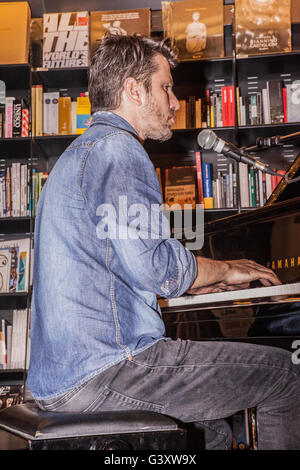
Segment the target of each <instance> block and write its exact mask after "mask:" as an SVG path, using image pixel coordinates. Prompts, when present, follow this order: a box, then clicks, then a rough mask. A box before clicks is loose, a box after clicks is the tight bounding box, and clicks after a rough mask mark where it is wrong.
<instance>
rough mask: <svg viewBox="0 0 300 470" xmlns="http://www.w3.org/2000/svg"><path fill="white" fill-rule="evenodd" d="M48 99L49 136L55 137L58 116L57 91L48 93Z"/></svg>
mask: <svg viewBox="0 0 300 470" xmlns="http://www.w3.org/2000/svg"><path fill="white" fill-rule="evenodd" d="M48 93H49V92H48ZM49 97H50V106H49V107H50V109H49V120H50V123H49V131H50V134H51V135H57V134H58V115H59V110H58V100H59V91H52V92H50V93H49Z"/></svg>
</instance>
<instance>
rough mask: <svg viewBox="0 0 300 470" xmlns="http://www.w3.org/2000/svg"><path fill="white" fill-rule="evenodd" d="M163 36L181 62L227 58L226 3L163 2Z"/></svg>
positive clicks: (212, 0) (210, 0) (206, 0)
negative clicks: (224, 4)
mask: <svg viewBox="0 0 300 470" xmlns="http://www.w3.org/2000/svg"><path fill="white" fill-rule="evenodd" d="M161 5H162V21H163V29H164V36H165V37H169V38H171V42H172V45H173V46H175V47H176V48H177V49H178V52H179V55H178V57H179V60H181V61H184V60H199V59H207V58H217V57H224V11H223V0H203V1H202V2H200V3H199V1H198V0H187V1H179V2H166V1H162V2H161Z"/></svg>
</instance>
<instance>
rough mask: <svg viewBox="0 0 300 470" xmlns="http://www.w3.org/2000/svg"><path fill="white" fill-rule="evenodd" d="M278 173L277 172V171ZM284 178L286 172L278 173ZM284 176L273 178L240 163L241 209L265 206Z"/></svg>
mask: <svg viewBox="0 0 300 470" xmlns="http://www.w3.org/2000/svg"><path fill="white" fill-rule="evenodd" d="M275 171H276V170H275ZM278 173H280V174H281V175H282V176H284V175H285V173H286V172H285V170H280V171H278ZM282 176H275V175H274V176H273V175H269V174H265V173H262V172H261V171H260V170H257V169H256V168H251V167H249V166H248V165H246V164H245V163H239V181H240V185H239V189H240V202H241V207H244V208H249V207H262V206H264V205H265V203H266V202H267V200H268V199H269V197H270V196H271V194H272V193H273V191H274V190H275V188H276V186H277V185H278V184H279V183H280V181H281V179H282Z"/></svg>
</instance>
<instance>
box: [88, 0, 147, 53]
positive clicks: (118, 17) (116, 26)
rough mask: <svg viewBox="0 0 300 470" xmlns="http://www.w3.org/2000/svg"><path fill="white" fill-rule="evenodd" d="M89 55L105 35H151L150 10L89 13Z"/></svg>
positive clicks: (137, 9)
mask: <svg viewBox="0 0 300 470" xmlns="http://www.w3.org/2000/svg"><path fill="white" fill-rule="evenodd" d="M90 15H91V18H90V22H91V54H93V53H94V52H95V50H96V49H97V47H98V46H99V44H100V42H101V39H102V38H103V36H104V35H105V34H107V33H109V34H113V35H116V34H121V35H127V34H128V35H133V34H137V35H140V36H148V37H150V35H151V11H150V8H136V9H134V10H111V11H110V10H108V11H91V13H90Z"/></svg>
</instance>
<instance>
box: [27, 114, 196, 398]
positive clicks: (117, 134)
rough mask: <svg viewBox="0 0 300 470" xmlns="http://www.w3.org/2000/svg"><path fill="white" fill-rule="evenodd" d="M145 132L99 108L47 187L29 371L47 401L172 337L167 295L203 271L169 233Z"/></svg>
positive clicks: (40, 215)
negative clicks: (162, 300) (163, 308)
mask: <svg viewBox="0 0 300 470" xmlns="http://www.w3.org/2000/svg"><path fill="white" fill-rule="evenodd" d="M135 136H136V133H135V131H134V129H133V128H132V127H131V126H130V125H129V123H128V122H126V121H125V120H124V119H122V118H121V117H119V116H117V115H115V114H113V113H110V112H97V113H95V114H94V115H93V119H92V123H91V126H90V127H89V129H87V130H86V131H85V132H84V133H83V134H82V135H81V136H79V137H78V138H76V139H75V140H74V141H73V143H72V144H71V145H70V146H69V147H68V148H67V149H66V150H65V152H64V153H63V154H62V155H61V157H60V158H59V159H58V161H57V163H56V164H55V166H54V168H53V170H52V171H51V173H50V175H49V177H48V180H47V182H46V184H45V186H44V187H43V190H42V193H41V196H40V199H39V202H38V209H37V217H36V224H35V242H34V290H33V297H32V305H31V308H32V311H31V357H30V366H29V372H28V386H29V388H30V390H31V393H32V394H33V396H34V397H35V398H37V399H45V398H50V397H52V396H55V395H58V394H60V393H63V392H65V391H67V390H69V389H71V388H73V387H74V386H77V385H79V384H80V383H83V382H85V381H86V380H88V379H90V378H92V377H93V376H94V375H96V374H98V373H99V372H101V371H103V370H105V369H107V368H108V367H110V366H112V365H113V364H116V363H118V362H119V361H121V360H123V359H125V358H131V357H132V356H134V355H135V354H138V353H139V352H141V351H143V350H144V349H145V348H148V347H149V346H151V345H152V344H154V343H155V342H156V341H158V340H160V339H162V338H164V333H165V328H164V324H163V321H162V319H161V315H160V310H159V306H158V303H157V295H160V296H163V297H176V296H180V295H182V294H183V293H184V292H185V291H186V290H187V289H188V288H189V287H190V286H191V284H192V283H193V281H194V279H195V277H196V271H197V267H196V260H195V257H194V256H193V254H192V253H191V252H189V251H188V250H186V249H185V248H184V247H183V246H182V244H181V243H180V242H179V241H178V240H176V239H170V238H169V235H170V228H169V224H168V221H167V218H166V217H165V216H164V215H162V212H161V210H160V209H159V211H158V209H157V207H159V205H160V204H161V202H162V201H161V192H160V185H159V181H158V179H157V175H156V172H155V168H154V166H153V164H152V162H151V160H150V159H149V156H148V155H147V153H146V152H145V150H144V148H143V146H142V145H141V143H140V142H139V141H138V139H137V137H135ZM145 208H146V209H145ZM151 211H152V213H151ZM150 213H151V214H153V217H150V216H149V214H150ZM158 216H159V217H158ZM152 219H153V220H152ZM158 219H159V221H158ZM162 227H163V229H162ZM166 233H167V235H168V237H166V236H165V235H166ZM137 234H138V235H137Z"/></svg>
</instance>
